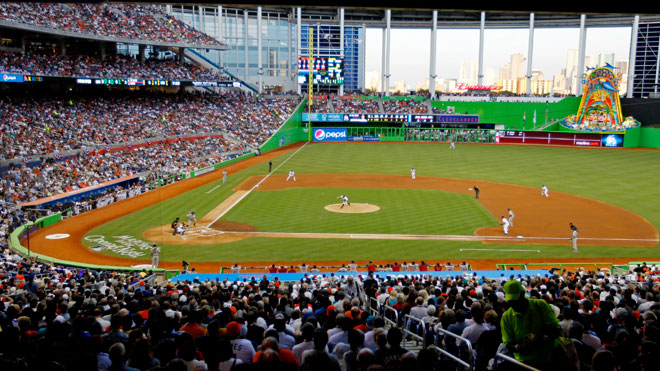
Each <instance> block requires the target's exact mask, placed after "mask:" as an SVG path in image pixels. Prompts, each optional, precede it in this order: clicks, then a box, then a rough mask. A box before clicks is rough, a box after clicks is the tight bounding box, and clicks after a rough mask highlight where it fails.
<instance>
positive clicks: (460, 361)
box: [433, 345, 474, 371]
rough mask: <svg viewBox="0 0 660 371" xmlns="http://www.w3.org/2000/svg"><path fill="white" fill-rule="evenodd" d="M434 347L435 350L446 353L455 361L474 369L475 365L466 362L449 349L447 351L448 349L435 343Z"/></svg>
mask: <svg viewBox="0 0 660 371" xmlns="http://www.w3.org/2000/svg"><path fill="white" fill-rule="evenodd" d="M433 349H435V350H437V351H438V352H440V353H442V354H444V355H445V356H447V357H449V358H451V359H452V360H453V361H454V362H456V363H458V364H460V365H462V366H463V367H466V368H467V369H468V370H470V371H472V370H474V367H473V366H472V365H471V364H469V363H467V362H465V361H464V360H462V359H460V358H458V357H456V356H455V355H453V354H451V353H449V352H448V351H446V350H444V349H442V348H440V347H437V346H435V345H434V346H433Z"/></svg>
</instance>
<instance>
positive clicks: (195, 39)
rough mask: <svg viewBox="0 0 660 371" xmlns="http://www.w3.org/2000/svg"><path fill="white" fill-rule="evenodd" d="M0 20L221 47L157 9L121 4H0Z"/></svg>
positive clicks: (59, 28) (100, 34) (95, 33)
mask: <svg viewBox="0 0 660 371" xmlns="http://www.w3.org/2000/svg"><path fill="white" fill-rule="evenodd" d="M0 20H4V21H10V22H15V23H20V24H26V25H31V26H38V27H42V28H45V29H53V30H57V31H68V32H74V33H79V34H85V35H94V36H106V37H114V38H121V39H135V40H145V41H146V40H149V41H157V42H168V43H185V44H195V45H205V46H220V45H222V43H221V42H220V41H218V40H216V39H214V38H212V37H210V36H209V35H206V34H204V33H202V32H199V31H197V30H195V29H193V28H192V27H190V26H188V25H187V24H185V23H183V22H181V21H179V20H177V19H175V18H173V17H170V16H169V15H167V14H166V13H164V12H162V11H160V10H159V9H158V8H157V7H156V6H153V5H146V4H121V3H97V4H80V3H68V4H60V3H0Z"/></svg>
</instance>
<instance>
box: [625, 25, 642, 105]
mask: <svg viewBox="0 0 660 371" xmlns="http://www.w3.org/2000/svg"><path fill="white" fill-rule="evenodd" d="M638 32H639V15H636V16H635V18H634V19H633V26H632V32H631V33H630V57H629V59H628V89H627V90H628V91H627V92H626V98H632V97H633V87H634V86H633V85H634V84H633V81H634V78H635V57H636V56H637V33H638Z"/></svg>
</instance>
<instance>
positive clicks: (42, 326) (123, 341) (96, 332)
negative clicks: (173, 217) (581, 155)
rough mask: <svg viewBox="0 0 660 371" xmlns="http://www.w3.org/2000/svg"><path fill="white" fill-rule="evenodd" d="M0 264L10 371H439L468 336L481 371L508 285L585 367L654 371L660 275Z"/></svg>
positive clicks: (503, 326)
mask: <svg viewBox="0 0 660 371" xmlns="http://www.w3.org/2000/svg"><path fill="white" fill-rule="evenodd" d="M0 258H1V260H0V274H1V276H0V285H1V286H0V298H1V299H2V301H1V302H0V303H2V305H0V328H1V329H2V331H1V332H0V349H2V350H3V351H2V352H1V353H0V367H2V369H3V370H23V369H41V370H50V369H57V370H64V369H66V370H96V369H98V370H113V369H123V370H136V369H137V370H186V369H195V370H207V369H208V370H265V369H268V370H299V369H303V370H314V369H319V370H321V369H322V370H383V369H395V370H440V369H447V367H453V366H451V363H452V361H451V360H450V359H449V358H447V357H445V356H443V355H441V354H439V353H438V352H437V349H436V348H434V347H433V346H432V345H435V346H438V347H440V348H443V349H445V350H446V351H448V352H450V353H453V354H456V355H457V356H459V357H461V358H463V359H466V358H465V352H467V351H468V350H467V349H468V348H467V347H466V343H464V342H462V341H457V340H456V338H455V337H450V336H448V335H447V334H446V332H445V331H447V332H449V333H453V334H457V335H462V336H463V337H465V338H466V339H468V340H469V341H470V343H471V345H472V348H473V354H472V356H473V357H476V369H478V370H484V369H486V367H487V365H488V362H489V361H490V360H491V359H492V358H493V356H494V354H495V352H497V351H500V352H505V353H506V352H507V349H508V347H507V345H512V344H510V340H509V335H508V333H509V332H510V331H511V329H510V328H509V327H508V326H509V325H508V320H507V321H504V320H502V318H503V317H505V313H506V312H507V311H509V312H510V311H512V310H514V309H515V303H514V298H513V296H512V295H513V294H512V290H511V289H510V288H509V289H507V286H516V287H519V288H520V291H519V293H520V294H522V296H524V297H526V298H527V300H528V301H529V303H530V305H532V304H533V305H534V306H535V307H536V306H541V304H543V306H544V307H545V308H548V312H547V316H551V319H550V322H551V323H554V324H555V326H556V327H553V328H556V330H557V335H563V336H565V337H566V338H568V339H571V341H572V343H573V344H574V346H575V349H576V352H577V354H578V356H579V362H580V363H581V365H582V369H588V368H589V367H591V369H592V370H599V371H600V370H639V369H645V370H649V369H653V367H654V366H653V364H654V363H653V362H656V361H657V359H658V357H660V348H658V343H659V342H660V326H659V322H658V320H657V319H658V316H659V315H660V303H659V302H658V297H659V295H660V290H659V286H658V279H659V277H660V273H659V272H658V270H657V269H656V268H655V267H649V266H646V265H643V266H638V267H637V268H635V269H634V270H631V271H630V273H629V274H627V275H621V276H618V275H611V274H609V273H604V272H600V271H599V272H588V271H584V270H579V271H577V272H568V271H564V272H555V273H554V274H550V273H549V274H547V275H545V276H542V277H539V276H534V277H523V276H520V275H515V272H511V271H506V272H504V271H503V272H502V276H501V277H500V278H497V279H487V278H484V277H481V276H478V275H476V274H474V273H468V272H465V273H462V274H447V275H445V276H444V277H438V278H433V277H430V276H427V275H423V274H422V275H419V274H416V275H413V273H410V272H409V273H408V274H407V275H403V274H400V275H389V276H386V277H384V276H376V275H373V274H372V273H369V274H367V275H364V276H355V277H353V276H340V275H338V274H337V275H335V274H325V275H321V274H310V275H305V276H304V277H303V278H302V279H301V280H300V281H295V282H288V283H287V282H281V281H279V280H278V279H277V278H273V279H270V280H269V279H268V278H266V276H264V277H263V278H262V279H255V278H253V279H252V280H243V281H234V282H232V281H228V280H224V281H211V280H204V281H201V282H200V280H199V279H195V280H193V281H177V282H171V281H170V282H165V283H164V284H161V285H155V284H150V283H149V281H148V280H147V278H148V277H145V276H146V275H147V273H145V272H142V273H135V274H118V273H115V272H92V271H87V270H80V269H73V268H66V267H58V266H53V265H48V264H41V263H37V262H35V261H32V260H30V259H26V258H23V257H20V256H18V255H16V254H13V253H11V252H8V251H7V250H5V251H4V252H3V253H2V254H1V256H0ZM193 273H194V269H193ZM456 273H457V272H456ZM510 278H514V279H515V285H511V284H509V283H507V281H509V279H510ZM505 283H506V284H505ZM369 298H374V299H375V301H376V302H378V306H379V307H381V308H383V307H384V306H386V305H387V306H389V307H391V308H394V309H393V310H395V311H397V312H399V314H400V316H399V318H404V315H409V316H410V317H413V318H416V319H418V320H419V322H421V323H423V324H424V326H423V327H424V330H423V331H419V330H420V329H419V328H418V327H412V326H411V325H410V324H411V323H419V322H417V321H407V322H405V323H403V322H402V323H400V324H398V325H396V326H392V325H389V326H386V322H387V321H386V320H389V317H388V316H387V314H385V317H383V316H381V315H380V312H379V310H378V309H377V308H374V309H375V316H374V315H372V313H373V312H374V311H372V310H371V309H369V308H368V307H369V305H371V304H372V301H371V300H369ZM372 308H373V307H372ZM385 313H387V312H385ZM407 331H411V332H418V331H419V333H423V334H424V335H425V336H426V338H427V339H428V340H429V343H428V344H429V346H428V347H423V349H421V350H419V351H417V352H410V351H407V350H406V349H404V348H403V342H404V340H405V339H406V338H407V335H406V332H407ZM523 331H524V330H523ZM523 335H525V334H524V333H523ZM536 335H538V336H539V337H540V339H538V340H536V342H539V341H543V339H545V337H544V336H543V333H539V334H536ZM530 341H531V340H530ZM551 343H552V342H549V341H548V340H545V343H544V344H551ZM539 344H540V343H539ZM516 345H518V344H516ZM525 346H526V347H527V348H525V347H524V346H523V344H520V346H516V347H512V348H515V349H514V351H513V354H512V355H515V356H516V357H520V356H521V354H523V355H524V353H525V352H526V351H532V352H534V351H537V350H535V348H533V349H529V346H530V344H526V345H525ZM537 347H542V346H540V345H539V346H537ZM509 354H511V352H510V351H509ZM604 363H605V366H607V367H605V366H604V365H603V364H604ZM545 366H549V365H545ZM608 367H609V368H608Z"/></svg>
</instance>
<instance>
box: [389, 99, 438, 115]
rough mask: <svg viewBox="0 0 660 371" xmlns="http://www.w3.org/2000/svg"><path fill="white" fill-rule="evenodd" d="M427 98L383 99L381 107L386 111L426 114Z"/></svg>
mask: <svg viewBox="0 0 660 371" xmlns="http://www.w3.org/2000/svg"><path fill="white" fill-rule="evenodd" d="M427 104H428V100H422V101H419V100H413V99H409V100H383V109H384V110H385V112H386V113H397V114H427V113H428V110H429V108H428V106H427Z"/></svg>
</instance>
